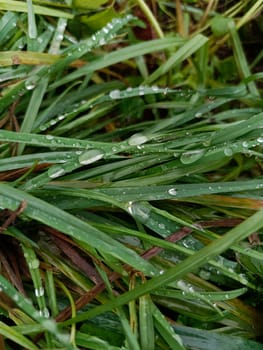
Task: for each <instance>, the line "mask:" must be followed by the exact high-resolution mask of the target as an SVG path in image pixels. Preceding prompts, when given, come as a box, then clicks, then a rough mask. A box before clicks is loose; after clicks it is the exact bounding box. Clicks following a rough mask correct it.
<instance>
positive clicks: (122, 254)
mask: <svg viewBox="0 0 263 350" xmlns="http://www.w3.org/2000/svg"><path fill="white" fill-rule="evenodd" d="M0 193H1V194H0V206H1V207H4V208H8V209H11V210H15V209H16V208H17V207H18V206H19V205H20V203H21V202H22V201H25V202H26V203H27V207H26V209H25V210H24V214H25V215H26V216H28V217H30V218H32V219H34V220H37V221H39V222H42V223H44V224H48V225H49V226H51V227H53V228H56V229H57V230H59V231H62V232H64V233H66V234H68V235H70V236H71V237H73V238H75V239H76V240H78V241H80V242H84V243H85V244H87V246H89V247H93V248H96V249H98V250H99V251H100V250H102V251H105V253H106V254H110V255H112V256H113V257H115V258H117V259H120V260H121V261H123V262H125V263H127V264H129V265H131V266H133V267H134V268H136V269H138V270H141V271H143V272H144V273H145V274H146V275H153V274H155V273H156V269H155V268H154V266H153V265H152V264H150V263H149V262H147V261H145V260H143V259H142V258H141V257H140V256H138V255H137V254H136V253H135V252H134V251H132V250H130V249H128V248H126V247H124V246H123V245H122V244H120V243H119V242H117V241H116V240H114V239H111V238H110V237H108V236H107V235H106V234H104V233H103V232H101V231H99V230H97V229H95V228H93V227H92V226H90V225H89V224H88V223H87V222H83V221H81V220H80V219H78V218H76V217H74V216H73V215H71V214H69V213H67V212H65V211H63V210H61V209H59V208H56V207H54V206H53V205H51V204H49V203H47V202H44V201H42V200H40V199H38V198H36V197H33V196H31V195H29V194H27V193H25V192H23V191H20V190H17V189H14V188H12V187H10V186H8V185H6V184H3V183H1V184H0Z"/></svg>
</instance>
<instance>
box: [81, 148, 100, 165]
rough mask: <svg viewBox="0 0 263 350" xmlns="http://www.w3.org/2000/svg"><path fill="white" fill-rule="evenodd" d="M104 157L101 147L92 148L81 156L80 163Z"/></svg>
mask: <svg viewBox="0 0 263 350" xmlns="http://www.w3.org/2000/svg"><path fill="white" fill-rule="evenodd" d="M103 157H104V152H102V151H101V150H99V149H92V150H90V151H87V152H84V153H82V154H81V155H80V156H79V163H80V164H82V165H87V164H91V163H94V162H96V161H97V160H99V159H101V158H103Z"/></svg>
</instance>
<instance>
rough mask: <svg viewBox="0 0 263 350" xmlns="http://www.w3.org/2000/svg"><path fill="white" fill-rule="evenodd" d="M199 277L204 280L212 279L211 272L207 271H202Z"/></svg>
mask: <svg viewBox="0 0 263 350" xmlns="http://www.w3.org/2000/svg"><path fill="white" fill-rule="evenodd" d="M199 276H200V277H201V278H202V279H204V280H209V278H210V277H211V272H209V271H206V270H201V271H200V272H199Z"/></svg>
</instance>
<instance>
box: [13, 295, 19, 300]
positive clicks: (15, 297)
mask: <svg viewBox="0 0 263 350" xmlns="http://www.w3.org/2000/svg"><path fill="white" fill-rule="evenodd" d="M13 300H14V301H15V302H17V301H19V294H14V295H13Z"/></svg>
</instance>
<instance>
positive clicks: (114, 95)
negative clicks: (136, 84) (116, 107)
mask: <svg viewBox="0 0 263 350" xmlns="http://www.w3.org/2000/svg"><path fill="white" fill-rule="evenodd" d="M109 96H110V98H112V99H113V100H117V99H119V98H121V92H120V90H117V89H116V90H112V91H111V92H110V94H109Z"/></svg>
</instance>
